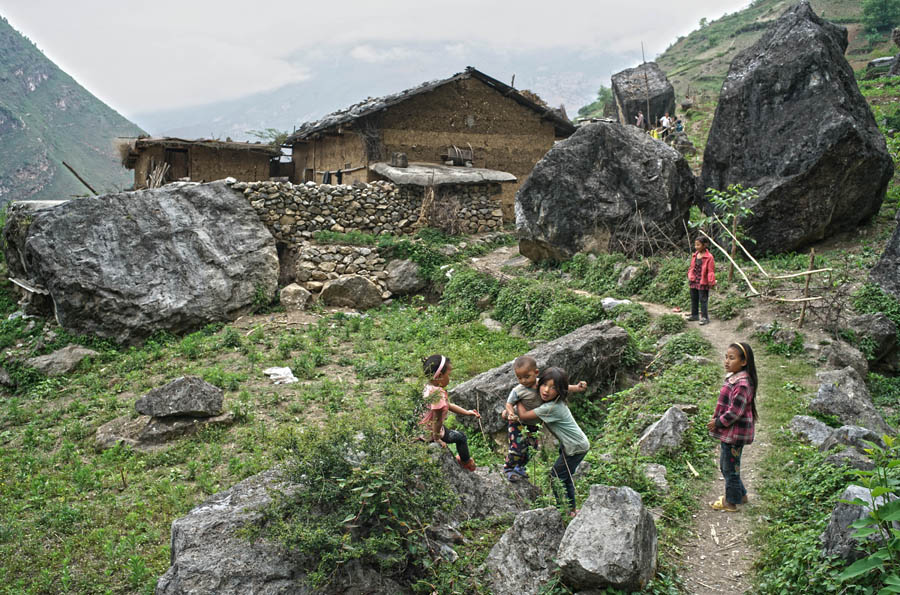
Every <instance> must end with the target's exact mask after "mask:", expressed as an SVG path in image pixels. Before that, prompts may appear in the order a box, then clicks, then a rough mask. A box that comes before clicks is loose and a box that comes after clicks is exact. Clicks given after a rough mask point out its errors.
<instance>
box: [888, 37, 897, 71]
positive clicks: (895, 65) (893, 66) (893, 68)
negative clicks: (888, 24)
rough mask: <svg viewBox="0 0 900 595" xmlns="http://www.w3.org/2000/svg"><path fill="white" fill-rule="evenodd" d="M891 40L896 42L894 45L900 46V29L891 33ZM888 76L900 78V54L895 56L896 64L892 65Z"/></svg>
mask: <svg viewBox="0 0 900 595" xmlns="http://www.w3.org/2000/svg"><path fill="white" fill-rule="evenodd" d="M891 39H892V40H893V41H894V45H896V46H900V27H897V28H895V29H894V30H893V31H891ZM888 76H900V54H897V55H896V56H894V62H893V63H892V64H891V68H890V70H888Z"/></svg>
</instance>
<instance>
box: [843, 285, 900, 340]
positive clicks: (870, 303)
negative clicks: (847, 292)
mask: <svg viewBox="0 0 900 595" xmlns="http://www.w3.org/2000/svg"><path fill="white" fill-rule="evenodd" d="M852 300H853V301H852V303H853V309H854V310H856V311H857V312H859V313H860V314H878V313H879V312H880V313H883V314H884V315H886V316H887V317H888V318H890V319H891V320H892V321H893V322H894V324H895V325H897V328H898V329H900V302H898V301H897V300H896V298H894V297H893V296H891V295H888V294H887V293H885V292H884V291H883V290H882V289H881V288H880V287H878V286H877V285H875V284H873V283H866V284H865V285H863V286H862V287H860V288H859V290H857V291H856V293H854V294H853V298H852Z"/></svg>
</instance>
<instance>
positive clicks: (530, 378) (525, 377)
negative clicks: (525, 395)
mask: <svg viewBox="0 0 900 595" xmlns="http://www.w3.org/2000/svg"><path fill="white" fill-rule="evenodd" d="M515 372H516V378H518V379H519V384H521V385H522V386H524V387H525V388H534V385H535V383H536V382H537V379H538V369H537V368H535V367H529V366H526V367H524V368H519V369H517V370H515Z"/></svg>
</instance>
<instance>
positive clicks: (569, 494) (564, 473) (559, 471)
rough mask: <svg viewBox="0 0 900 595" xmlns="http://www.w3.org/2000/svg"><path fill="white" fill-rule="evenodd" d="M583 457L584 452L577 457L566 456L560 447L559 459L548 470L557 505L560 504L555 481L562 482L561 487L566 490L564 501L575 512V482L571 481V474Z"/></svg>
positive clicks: (585, 454)
mask: <svg viewBox="0 0 900 595" xmlns="http://www.w3.org/2000/svg"><path fill="white" fill-rule="evenodd" d="M585 456H587V453H586V452H581V453H578V454H577V455H566V453H565V451H563V449H562V448H561V447H560V449H559V458H557V459H556V462H555V463H553V467H552V468H551V469H550V483H551V485H553V495H554V496H555V497H556V503H557V504H559V503H560V497H559V492H558V490H557V487H556V485H555V484H556V482H555V481H554V480H556V479H558V480H559V481H561V482H562V484H563V487H564V488H565V489H566V499H567V500H568V501H569V507H570V508H571V509H572V510H575V508H576V506H575V482H574V481H572V474H573V473H575V470H576V469H578V465H580V464H581V461H583V460H584V457H585Z"/></svg>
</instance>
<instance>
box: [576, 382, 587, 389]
mask: <svg viewBox="0 0 900 595" xmlns="http://www.w3.org/2000/svg"><path fill="white" fill-rule="evenodd" d="M577 386H578V390H582V391H583V390H586V389H587V382H585V381H584V380H582V381H581V382H579V383H578V385H577Z"/></svg>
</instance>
